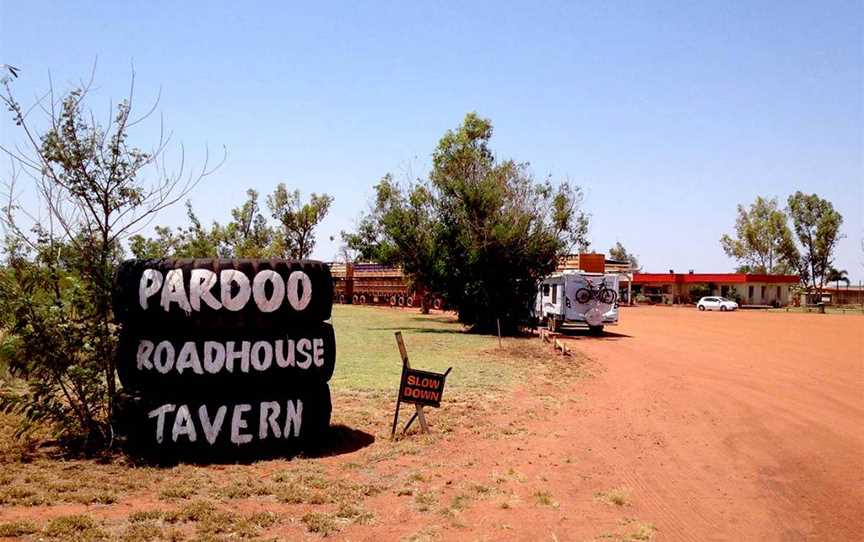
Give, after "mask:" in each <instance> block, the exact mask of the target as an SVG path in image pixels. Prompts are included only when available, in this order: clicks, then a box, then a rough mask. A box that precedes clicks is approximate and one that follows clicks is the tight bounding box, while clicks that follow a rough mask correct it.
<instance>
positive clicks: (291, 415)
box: [282, 399, 303, 438]
mask: <svg viewBox="0 0 864 542" xmlns="http://www.w3.org/2000/svg"><path fill="white" fill-rule="evenodd" d="M302 422H303V401H301V400H300V399H297V408H294V403H293V402H291V401H290V400H288V401H285V429H284V430H283V431H282V435H283V436H284V437H285V438H288V437H289V435H290V434H291V427H292V426H293V427H294V436H295V437H299V436H300V424H301V423H302Z"/></svg>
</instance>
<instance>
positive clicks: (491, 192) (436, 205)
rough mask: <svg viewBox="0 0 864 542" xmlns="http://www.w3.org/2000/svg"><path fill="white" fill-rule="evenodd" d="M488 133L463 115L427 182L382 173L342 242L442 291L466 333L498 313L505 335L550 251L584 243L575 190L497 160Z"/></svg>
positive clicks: (551, 264)
mask: <svg viewBox="0 0 864 542" xmlns="http://www.w3.org/2000/svg"><path fill="white" fill-rule="evenodd" d="M491 137H492V124H491V123H490V122H489V121H488V120H486V119H483V118H480V117H479V116H477V115H476V114H474V113H469V114H468V115H466V117H465V119H464V121H463V123H462V125H461V126H459V127H458V128H457V129H456V130H451V131H448V132H447V133H446V134H445V135H444V137H443V138H442V139H441V140H440V142H439V143H438V146H437V148H436V150H435V152H434V153H433V155H432V163H433V165H432V170H431V172H430V174H429V180H427V181H417V182H414V183H410V184H409V185H408V186H407V187H404V188H403V187H402V186H400V185H399V184H398V183H396V182H394V181H393V179H392V177H391V176H389V175H388V176H385V177H384V178H383V179H382V180H381V182H379V183H378V185H376V187H375V190H376V199H375V206H374V208H373V210H372V211H371V212H370V213H369V214H367V215H366V216H364V217H363V219H362V220H361V226H362V230H361V231H359V232H358V233H357V234H356V237H351V236H350V234H349V236H345V235H343V239H346V240H347V241H348V242H349V243H350V242H352V241H355V240H356V241H357V242H356V244H354V247H355V249H357V250H358V252H360V253H364V255H368V256H375V257H376V258H378V259H379V260H380V261H382V262H386V263H391V264H397V265H401V266H402V268H403V270H404V271H405V273H406V274H407V275H408V276H409V277H411V278H412V279H413V280H414V281H415V282H416V283H417V284H421V285H423V286H424V287H425V288H427V289H428V290H432V291H436V292H439V293H441V294H443V295H444V297H445V298H446V300H447V303H448V304H449V305H450V306H452V307H454V308H455V309H456V310H457V312H458V315H459V319H460V321H462V322H463V323H465V324H467V325H469V326H471V327H472V328H473V329H474V330H476V331H482V332H491V331H494V330H495V329H496V321H497V320H499V319H500V322H501V325H502V328H503V330H504V331H505V332H514V331H516V330H517V329H518V326H519V325H520V324H521V323H522V322H524V321H526V320H527V317H528V308H529V304H530V302H531V300H532V299H533V296H534V295H535V293H536V285H537V282H538V281H539V280H540V279H541V278H542V277H544V276H546V275H548V274H549V273H551V272H552V271H554V269H555V265H556V261H557V256H558V255H559V254H561V253H565V252H568V251H570V250H571V249H572V248H574V247H579V246H586V245H587V240H586V236H587V228H588V216H587V215H586V214H585V213H584V212H583V211H582V210H581V201H582V193H581V191H580V189H579V188H576V187H571V186H570V185H569V184H567V183H562V184H561V185H560V186H558V187H557V188H556V187H553V186H552V184H551V182H550V181H549V180H548V179H547V180H545V181H543V182H536V181H535V180H534V178H533V177H532V176H531V174H530V172H529V171H528V165H527V164H525V163H518V162H515V161H512V160H498V159H497V158H495V156H494V154H493V153H492V151H491V149H490V148H489V141H490V139H491Z"/></svg>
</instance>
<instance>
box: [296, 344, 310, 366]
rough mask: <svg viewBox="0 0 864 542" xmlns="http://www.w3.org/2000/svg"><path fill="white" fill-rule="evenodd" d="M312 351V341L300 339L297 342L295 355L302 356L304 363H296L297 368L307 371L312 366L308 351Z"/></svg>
mask: <svg viewBox="0 0 864 542" xmlns="http://www.w3.org/2000/svg"><path fill="white" fill-rule="evenodd" d="M311 349H312V341H310V340H309V339H300V340H299V341H297V353H298V354H300V355H301V356H303V358H304V359H305V361H299V360H298V361H297V367H300V368H301V369H308V368H309V366H310V365H312V354H311V352H310V350H311Z"/></svg>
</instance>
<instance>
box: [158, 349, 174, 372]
mask: <svg viewBox="0 0 864 542" xmlns="http://www.w3.org/2000/svg"><path fill="white" fill-rule="evenodd" d="M153 364H154V365H156V370H157V371H159V372H160V373H162V374H163V375H164V374H166V373H168V372H169V371H170V370H171V369H172V368H173V367H174V346H173V345H172V344H171V343H170V342H169V341H161V342H160V343H159V344H157V345H156V350H155V351H154V352H153Z"/></svg>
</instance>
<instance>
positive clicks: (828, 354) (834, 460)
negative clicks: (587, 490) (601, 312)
mask: <svg viewBox="0 0 864 542" xmlns="http://www.w3.org/2000/svg"><path fill="white" fill-rule="evenodd" d="M610 330H611V331H613V332H614V333H615V334H617V335H612V336H610V337H607V338H605V339H593V338H589V337H581V336H579V337H574V338H573V339H572V341H571V343H572V346H573V347H574V348H577V349H579V350H581V351H582V352H584V353H585V354H587V355H588V356H589V357H591V358H592V359H594V360H595V361H596V362H597V363H599V364H600V365H601V366H602V367H603V370H602V373H601V374H600V375H599V376H598V378H596V379H591V380H589V381H587V382H586V383H585V385H584V388H583V390H584V393H585V394H586V395H587V396H588V399H587V401H586V404H585V405H584V409H582V411H581V413H579V414H576V415H574V416H573V417H572V420H570V422H571V423H572V426H571V430H570V434H569V435H567V436H566V437H565V438H566V439H567V440H572V441H573V442H580V443H590V444H589V446H590V447H591V448H592V452H593V453H592V455H595V456H596V455H599V456H602V457H603V458H604V460H602V461H598V462H595V465H596V466H595V468H596V469H598V470H599V471H598V472H597V473H596V474H597V475H599V476H602V477H605V478H608V480H609V482H610V483H612V482H614V481H615V480H616V479H620V482H619V483H620V484H621V485H623V486H627V487H629V488H631V489H632V500H633V507H634V508H636V509H637V510H638V517H640V518H644V519H646V520H650V521H652V522H653V523H654V524H655V525H656V526H657V529H658V532H657V536H656V538H657V539H662V540H699V541H704V540H820V541H821V540H861V539H862V538H864V318H862V317H860V316H833V315H816V314H786V313H779V314H778V313H752V312H737V313H699V312H698V311H696V310H687V309H671V308H661V307H645V308H632V309H624V310H623V311H622V316H621V325H619V326H617V327H615V328H610ZM561 422H564V420H561ZM583 445H584V444H583Z"/></svg>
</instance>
